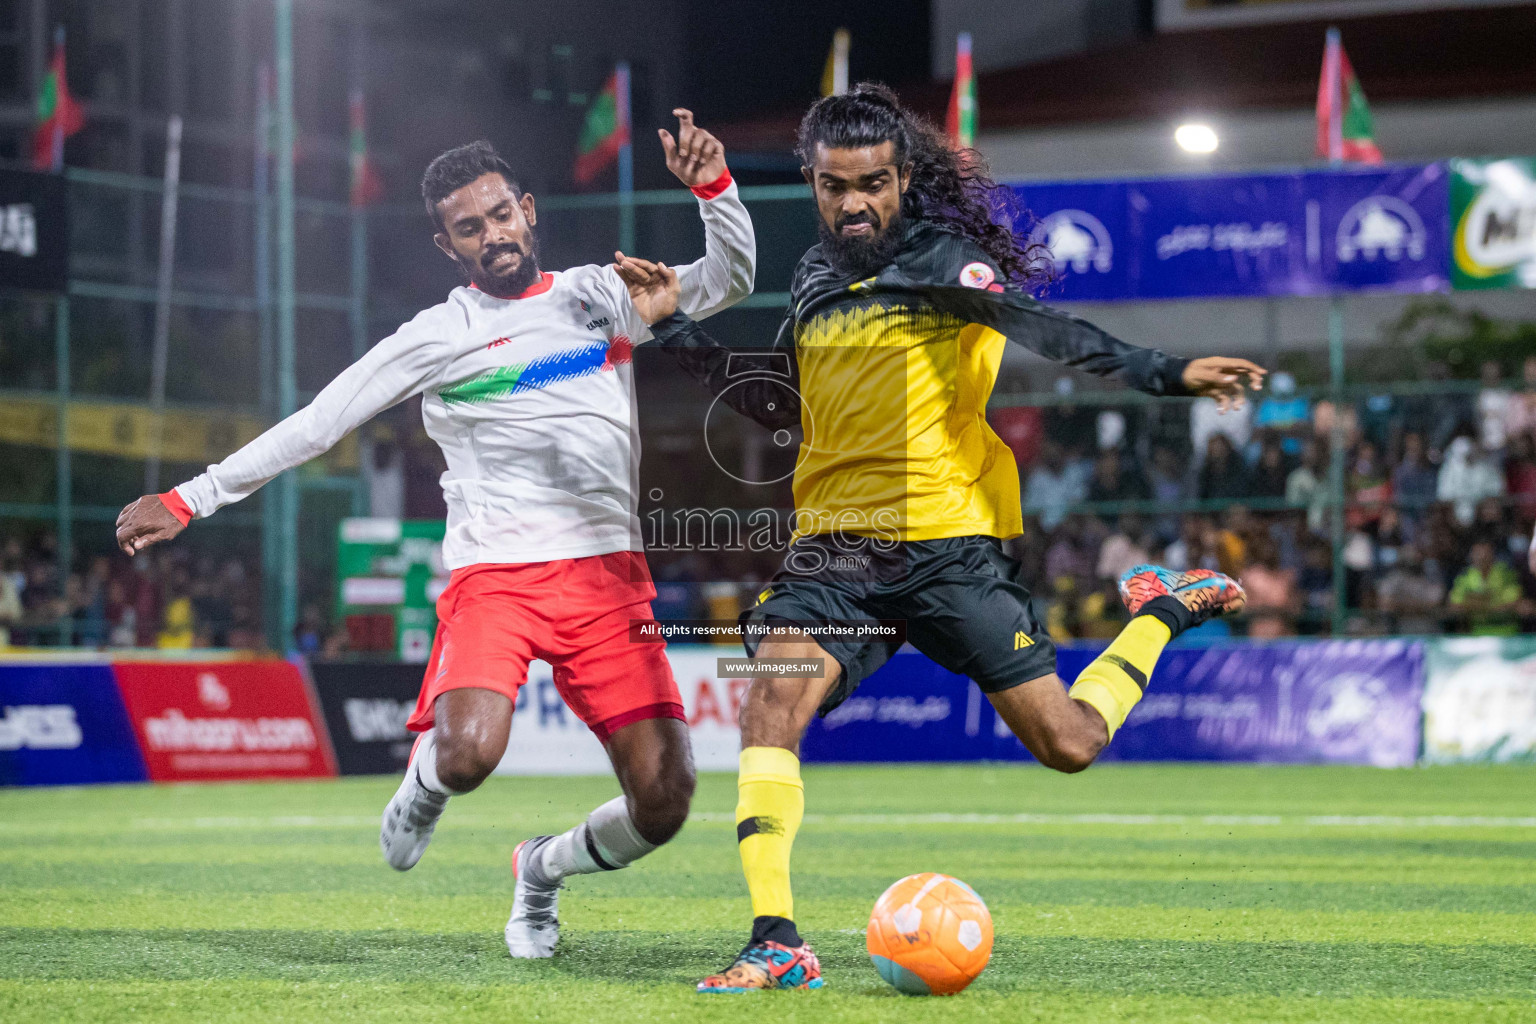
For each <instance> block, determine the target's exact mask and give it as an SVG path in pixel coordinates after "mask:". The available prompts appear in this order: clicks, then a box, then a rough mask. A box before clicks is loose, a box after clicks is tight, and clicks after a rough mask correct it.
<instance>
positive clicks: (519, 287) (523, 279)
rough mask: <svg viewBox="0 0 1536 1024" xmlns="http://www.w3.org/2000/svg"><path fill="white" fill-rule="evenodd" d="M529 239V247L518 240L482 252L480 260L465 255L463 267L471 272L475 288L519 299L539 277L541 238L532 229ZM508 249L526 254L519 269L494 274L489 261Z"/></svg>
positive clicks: (519, 264) (461, 264)
mask: <svg viewBox="0 0 1536 1024" xmlns="http://www.w3.org/2000/svg"><path fill="white" fill-rule="evenodd" d="M526 238H527V245H526V246H525V245H522V244H520V243H517V242H509V243H506V244H503V245H496V246H491V247H490V248H488V249H486V250H485V251H484V252H483V253H481V254H480V260H479V262H478V263H471V262H470V261H469V260H466V259H464V258H463V257H462V256H461V257H460V258H459V266H461V267H463V268H464V272H465V273H466V274H468V275H469V279H470V281H472V282H474V285H475V287H476V288H479V289H480V290H481V291H483V292H485V294H487V295H494V296H495V297H496V298H498V299H515V298H517V297H518V296H519V295H521V294H523V292H525V291H527V290H528V289H529V287H530V286H532V285H533V284H534V282H536V281H537V280H538V279H539V243H538V239H537V238H536V237H535V236H534V234H533V232H532V231H530V232H528V234H527V235H526ZM507 251H512V252H515V253H518V254H519V255H520V256H521V257H522V258H521V259H519V260H518V261H517V268H516V269H515V270H513V271H512V272H511V273H510V274H505V275H502V274H496V273H493V272H492V271H491V270H490V269H489V268H488V267H487V266H486V264H488V263H490V262H491V260H492V259H494V258H495V257H496V256H497V255H499V254H501V253H503V252H507Z"/></svg>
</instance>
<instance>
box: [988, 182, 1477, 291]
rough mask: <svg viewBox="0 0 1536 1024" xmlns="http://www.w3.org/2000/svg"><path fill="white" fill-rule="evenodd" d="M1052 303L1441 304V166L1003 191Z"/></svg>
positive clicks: (1446, 274)
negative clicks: (1013, 201)
mask: <svg viewBox="0 0 1536 1024" xmlns="http://www.w3.org/2000/svg"><path fill="white" fill-rule="evenodd" d="M1014 189H1015V191H1016V192H1017V193H1018V195H1019V197H1020V200H1021V201H1022V202H1023V204H1024V205H1025V206H1026V207H1027V208H1028V209H1029V210H1030V211H1031V213H1032V214H1033V216H1034V217H1035V226H1034V228H1033V230H1032V232H1031V238H1032V239H1033V240H1034V241H1037V242H1040V243H1042V244H1044V245H1045V246H1046V247H1047V248H1048V249H1049V250H1050V252H1051V254H1052V256H1053V258H1054V260H1055V266H1056V274H1057V280H1056V282H1055V283H1054V284H1053V285H1052V286H1051V287H1050V289H1049V290H1048V293H1047V297H1048V298H1054V299H1060V300H1080V301H1107V300H1115V299H1177V298H1193V297H1196V296H1231V297H1242V296H1273V295H1316V294H1325V293H1330V292H1341V291H1363V290H1388V291H1406V292H1428V291H1444V290H1446V289H1448V288H1449V287H1450V222H1449V216H1450V214H1449V204H1450V192H1449V174H1448V173H1447V170H1446V167H1445V165H1444V164H1441V163H1436V164H1428V165H1407V166H1394V167H1386V168H1370V169H1337V170H1335V169H1328V170H1317V171H1300V172H1295V173H1289V174H1245V175H1215V176H1208V177H1199V178H1149V179H1139V180H1129V181H1120V182H1083V183H1030V184H1021V185H1015V186H1014Z"/></svg>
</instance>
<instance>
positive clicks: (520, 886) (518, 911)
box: [506, 836, 560, 960]
mask: <svg viewBox="0 0 1536 1024" xmlns="http://www.w3.org/2000/svg"><path fill="white" fill-rule="evenodd" d="M554 838H555V837H554V836H535V837H533V838H532V839H524V840H523V841H522V842H520V843H518V844H517V849H515V850H513V851H512V877H513V878H515V879H516V880H517V885H516V887H515V888H514V889H513V890H512V916H511V917H510V918H508V919H507V930H506V937H507V952H508V953H511V954H512V955H513V956H515V957H517V958H518V959H519V960H538V959H542V958H544V957H550V956H554V955H555V943H556V942H557V941H559V939H560V919H559V917H558V916H557V911H558V910H559V902H560V883H559V882H555V883H553V884H551V883H550V882H548V881H546V880H545V879H544V876H543V872H542V871H540V870H539V869H538V868H537V867H536V866H535V861H536V859H537V857H538V855H539V852H540V851H541V850H543V849H544V846H545V844H546V843H548V842H549V841H550V840H552V839H554Z"/></svg>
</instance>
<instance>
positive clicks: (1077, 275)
mask: <svg viewBox="0 0 1536 1024" xmlns="http://www.w3.org/2000/svg"><path fill="white" fill-rule="evenodd" d="M1014 190H1015V191H1016V192H1018V194H1019V199H1020V201H1021V202H1022V203H1023V204H1024V206H1025V208H1026V209H1028V210H1029V211H1030V212H1032V213H1033V214H1034V216H1035V218H1036V219H1035V223H1034V227H1033V229H1032V230H1031V231H1030V241H1031V242H1035V243H1037V244H1041V245H1044V246H1045V247H1046V248H1047V249H1049V250H1050V251H1051V256H1052V258H1053V259H1054V262H1055V273H1056V283H1055V284H1053V285H1052V286H1051V291H1050V295H1051V296H1052V297H1060V298H1073V299H1081V300H1084V301H1090V302H1092V301H1100V300H1111V299H1123V298H1126V297H1127V296H1129V295H1132V294H1134V293H1133V291H1132V288H1131V279H1132V278H1131V264H1132V262H1133V261H1134V259H1135V257H1136V247H1135V245H1134V244H1133V239H1132V236H1131V223H1130V208H1129V206H1128V205H1127V203H1126V194H1125V191H1126V190H1125V183H1124V182H1066V183H1057V182H1051V183H1038V184H1028V185H1015V186H1014Z"/></svg>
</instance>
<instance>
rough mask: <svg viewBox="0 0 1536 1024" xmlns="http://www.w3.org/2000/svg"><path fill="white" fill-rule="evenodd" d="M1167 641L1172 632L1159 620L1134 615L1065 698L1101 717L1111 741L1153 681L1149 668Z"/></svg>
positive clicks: (1149, 616)
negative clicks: (1070, 698) (1078, 702)
mask: <svg viewBox="0 0 1536 1024" xmlns="http://www.w3.org/2000/svg"><path fill="white" fill-rule="evenodd" d="M1170 639H1172V633H1171V631H1170V630H1169V629H1168V627H1167V625H1165V624H1164V623H1163V621H1162V620H1161V619H1158V618H1157V617H1156V616H1153V615H1138V616H1136V617H1135V618H1134V619H1132V620H1131V622H1130V625H1128V626H1126V627H1125V629H1123V630H1121V631H1120V635H1119V636H1117V637H1115V642H1114V643H1112V644H1110V645H1109V649H1108V650H1106V651H1105V652H1104V653H1103V654H1101V655H1099V656H1098V657H1097V658H1095V659H1093V662H1092V663H1091V664H1090V665H1089V666H1088V667H1087V668H1085V669H1083V674H1082V675H1080V676H1078V677H1077V682H1075V683H1073V684H1072V688H1071V689H1070V690H1068V691H1067V695H1068V696H1069V697H1072V698H1073V699H1074V700H1080V701H1082V702H1083V703H1084V704H1087V705H1089V706H1091V707H1092V708H1093V709H1094V710H1095V711H1097V712H1098V713H1099V714H1101V715H1103V716H1104V724H1105V725H1107V726H1109V738H1110V739H1114V738H1115V732H1116V730H1118V729H1119V728H1120V726H1121V725H1123V724H1125V716H1126V715H1129V714H1130V713H1131V708H1133V707H1135V706H1136V702H1137V701H1139V700H1141V694H1142V691H1144V690H1145V689H1146V688H1147V681H1148V680H1149V679H1151V678H1152V666H1154V665H1156V664H1157V659H1158V656H1159V655H1161V654H1162V653H1163V648H1164V647H1165V646H1167V644H1168V641H1169V640H1170Z"/></svg>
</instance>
